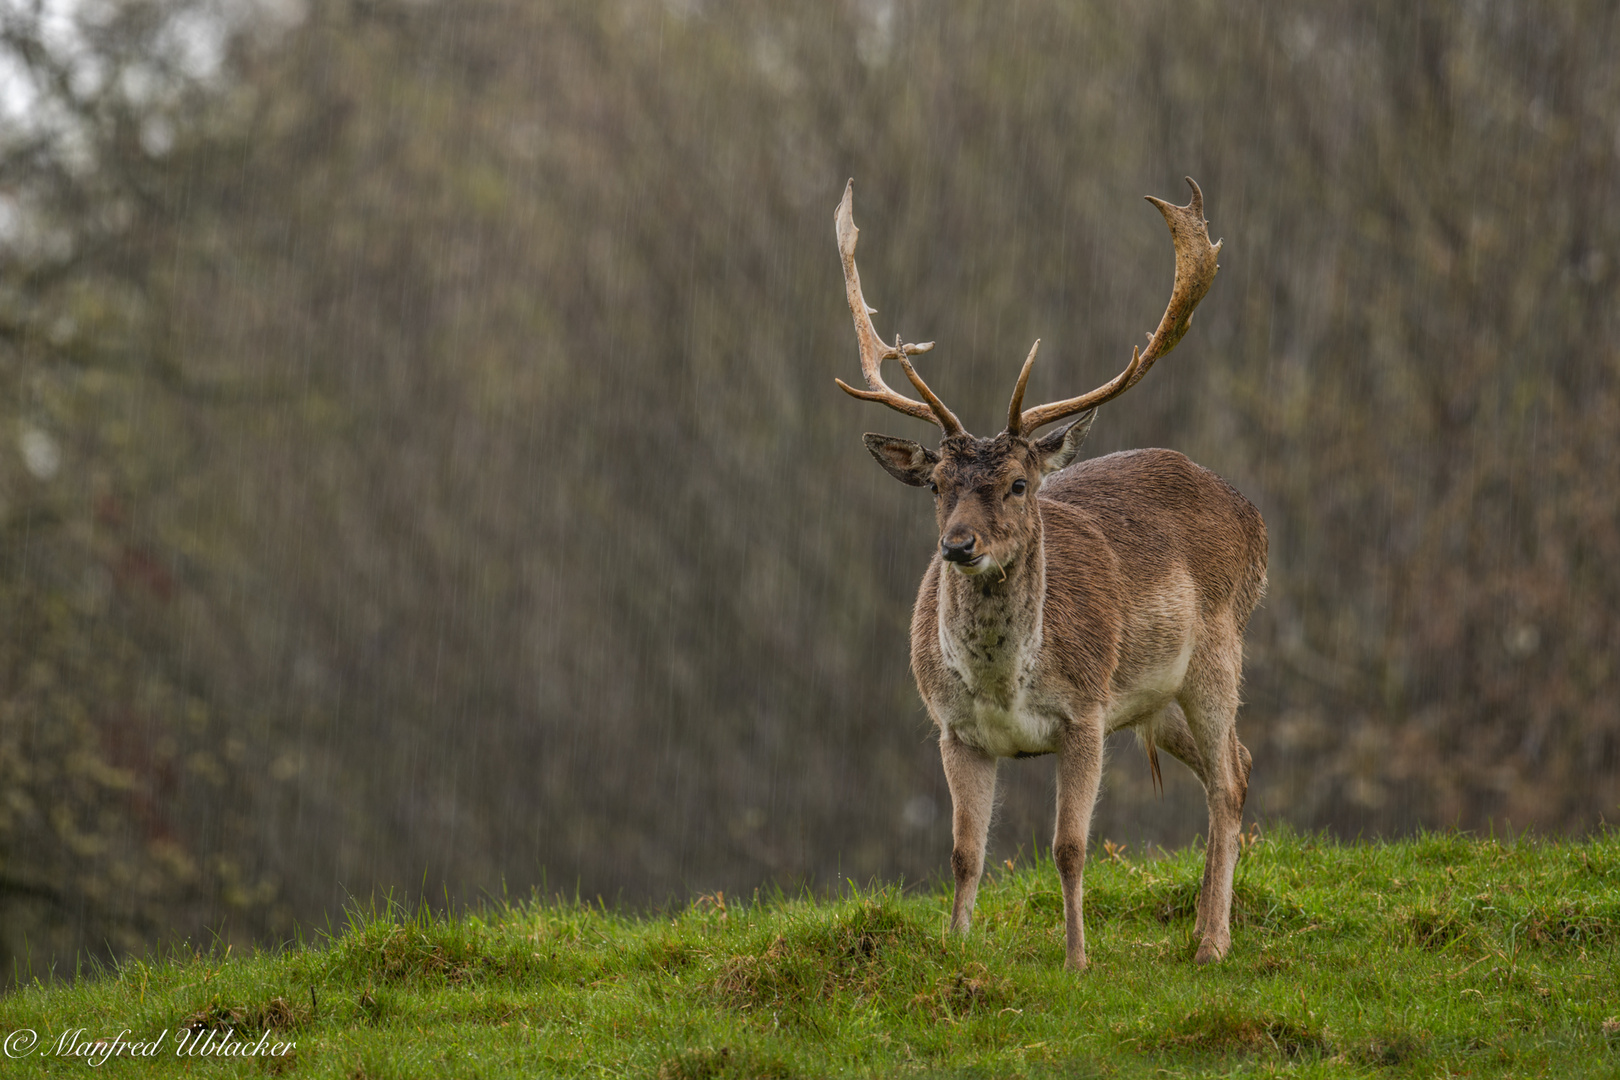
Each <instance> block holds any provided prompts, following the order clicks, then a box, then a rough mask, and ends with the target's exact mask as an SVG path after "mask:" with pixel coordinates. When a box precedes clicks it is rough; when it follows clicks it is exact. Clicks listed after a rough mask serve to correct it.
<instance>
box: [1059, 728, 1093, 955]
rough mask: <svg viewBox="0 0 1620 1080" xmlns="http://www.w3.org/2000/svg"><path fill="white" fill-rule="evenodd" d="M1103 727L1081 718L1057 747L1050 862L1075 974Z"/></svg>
mask: <svg viewBox="0 0 1620 1080" xmlns="http://www.w3.org/2000/svg"><path fill="white" fill-rule="evenodd" d="M1102 760H1103V738H1102V728H1101V726H1100V725H1099V724H1098V723H1097V722H1096V720H1095V718H1093V717H1087V716H1083V717H1082V718H1081V719H1079V720H1077V721H1075V722H1073V723H1071V724H1069V726H1068V727H1067V728H1065V730H1064V732H1063V741H1062V744H1061V745H1060V746H1059V748H1058V777H1057V780H1058V782H1057V829H1056V833H1055V835H1054V836H1053V838H1052V861H1053V862H1055V863H1057V869H1058V878H1059V880H1060V881H1062V883H1063V929H1064V938H1065V940H1066V942H1067V946H1068V952H1067V956H1066V958H1065V960H1064V966H1065V967H1067V968H1070V969H1072V970H1075V971H1079V970H1083V969H1084V968H1085V966H1086V924H1085V918H1084V913H1083V911H1082V908H1081V900H1082V882H1083V879H1084V874H1085V868H1086V841H1087V838H1088V837H1089V836H1090V834H1091V814H1092V811H1093V810H1094V809H1096V806H1097V789H1098V788H1100V787H1101V786H1102Z"/></svg>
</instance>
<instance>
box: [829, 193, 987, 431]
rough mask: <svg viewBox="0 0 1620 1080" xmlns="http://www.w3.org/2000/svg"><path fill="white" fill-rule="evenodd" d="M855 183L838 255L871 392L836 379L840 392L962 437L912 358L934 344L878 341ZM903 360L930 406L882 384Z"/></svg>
mask: <svg viewBox="0 0 1620 1080" xmlns="http://www.w3.org/2000/svg"><path fill="white" fill-rule="evenodd" d="M854 204H855V181H854V180H850V182H849V183H848V184H846V185H844V198H843V200H842V201H841V202H839V204H838V213H837V216H836V218H835V219H834V220H835V224H836V226H837V230H838V254H839V257H840V258H841V259H842V260H843V264H844V295H845V297H846V298H847V299H848V300H849V313H850V315H852V316H853V317H854V319H855V336H856V338H857V339H859V342H860V347H861V374H862V375H864V376H865V377H866V385H867V386H868V387H870V389H867V390H857V389H855V388H854V387H853V386H850V385H849V384H848V383H846V382H845V381H844V380H843V379H836V380H834V381H836V382H837V383H838V385H839V387H840V388H841V389H842V390H843V391H844V393H846V394H848V395H849V396H851V397H856V398H860V399H861V400H862V401H876V402H879V403H881V404H883V405H887V406H888V407H889V408H891V409H893V410H895V411H896V412H902V413H905V414H906V415H907V416H915V417H917V418H918V419H919V420H928V421H930V422H932V423H934V424H938V425H939V428H940V430H941V431H943V432H944V433H945V434H946V435H955V434H959V433H960V432H961V431H962V425H961V423H959V422H958V421H957V419H956V417H955V416H954V415H953V414H952V413H951V411H950V410H949V409H947V408H946V407H945V404H944V402H942V401H940V400H939V398H938V397H937V396H936V395H935V394H934V392H933V391H931V390H929V389H928V386H927V384H926V383H924V382H923V381H922V377H921V376H919V375H918V374H917V373H916V371H915V370H914V369H913V368H912V366H911V361H910V360H909V359H908V358H909V357H912V356H916V355H917V354H918V353H925V352H927V351H928V350H930V349H932V348H933V347H934V343H933V342H932V341H925V342H923V343H922V344H920V345H911V344H902V343H901V341H900V339H899V338H898V337H897V338H895V340H894V345H893V346H892V347H891V346H888V345H885V344H883V339H882V338H880V337H878V332H877V327H875V326H873V325H872V308H870V307H868V306H867V303H866V297H865V296H863V295H862V294H861V275H860V271H858V270H856V269H855V242H856V241H857V240H858V239H859V238H860V234H861V230H860V229H857V228H856V227H855V214H854V209H853V208H854ZM896 358H898V359H899V360H900V363H901V366H902V367H903V368H904V369H905V372H906V375H907V377H909V378H910V379H911V382H912V385H913V386H915V387H917V389H918V392H919V393H921V394H922V395H923V397H925V398H927V399H928V404H926V405H925V404H923V403H922V402H921V401H916V400H914V399H912V398H908V397H906V396H905V395H904V394H899V393H896V392H895V391H894V390H891V389H890V388H889V384H888V383H886V382H884V381H883V371H882V365H883V361H884V360H890V359H896Z"/></svg>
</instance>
